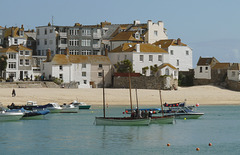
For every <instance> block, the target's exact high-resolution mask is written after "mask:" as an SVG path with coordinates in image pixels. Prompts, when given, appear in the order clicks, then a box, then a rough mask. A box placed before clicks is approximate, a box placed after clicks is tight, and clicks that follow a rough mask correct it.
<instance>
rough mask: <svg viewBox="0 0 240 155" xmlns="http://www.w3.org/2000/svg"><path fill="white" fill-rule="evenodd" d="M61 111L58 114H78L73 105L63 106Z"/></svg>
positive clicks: (76, 108)
mask: <svg viewBox="0 0 240 155" xmlns="http://www.w3.org/2000/svg"><path fill="white" fill-rule="evenodd" d="M61 107H62V111H61V112H60V113H78V107H75V106H74V105H73V104H68V105H66V104H63V105H62V106H61Z"/></svg>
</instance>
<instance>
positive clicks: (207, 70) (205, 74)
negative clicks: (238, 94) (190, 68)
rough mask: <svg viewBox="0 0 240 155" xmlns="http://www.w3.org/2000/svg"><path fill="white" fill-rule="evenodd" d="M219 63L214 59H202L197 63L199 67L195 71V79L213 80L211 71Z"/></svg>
mask: <svg viewBox="0 0 240 155" xmlns="http://www.w3.org/2000/svg"><path fill="white" fill-rule="evenodd" d="M216 63H219V62H218V60H217V59H216V58H214V57H212V58H202V57H200V58H199V60H198V63H197V67H196V68H195V69H194V78H195V79H209V80H210V79H211V69H212V67H213V66H214V65H215V64H216Z"/></svg>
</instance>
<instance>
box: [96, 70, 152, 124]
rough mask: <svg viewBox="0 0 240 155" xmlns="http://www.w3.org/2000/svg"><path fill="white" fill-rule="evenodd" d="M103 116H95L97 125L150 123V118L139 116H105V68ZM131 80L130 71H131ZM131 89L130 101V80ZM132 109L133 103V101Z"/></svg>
mask: <svg viewBox="0 0 240 155" xmlns="http://www.w3.org/2000/svg"><path fill="white" fill-rule="evenodd" d="M102 75H103V117H95V122H96V125H113V126H114V125H115V126H147V125H149V123H150V121H151V119H150V118H138V117H106V116H105V91H104V84H105V83H104V70H103V74H102ZM129 80H130V73H129ZM129 83H130V84H129V89H130V102H131V82H130V81H129ZM131 109H132V103H131Z"/></svg>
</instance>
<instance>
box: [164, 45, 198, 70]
mask: <svg viewBox="0 0 240 155" xmlns="http://www.w3.org/2000/svg"><path fill="white" fill-rule="evenodd" d="M171 50H173V55H171ZM186 51H188V55H187V54H186ZM168 53H169V63H170V64H171V65H173V66H174V67H176V68H178V69H179V71H188V70H189V69H192V68H193V65H192V49H191V48H189V47H188V46H169V48H168ZM177 60H179V65H177Z"/></svg>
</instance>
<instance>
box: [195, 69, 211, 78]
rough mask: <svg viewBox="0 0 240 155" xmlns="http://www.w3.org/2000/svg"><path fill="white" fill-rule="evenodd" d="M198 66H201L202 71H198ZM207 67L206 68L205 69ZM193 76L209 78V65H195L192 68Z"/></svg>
mask: <svg viewBox="0 0 240 155" xmlns="http://www.w3.org/2000/svg"><path fill="white" fill-rule="evenodd" d="M200 67H202V72H201V73H200ZM206 67H208V70H206ZM194 73H195V74H194V77H195V78H196V79H211V67H210V66H197V68H195V69H194Z"/></svg>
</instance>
